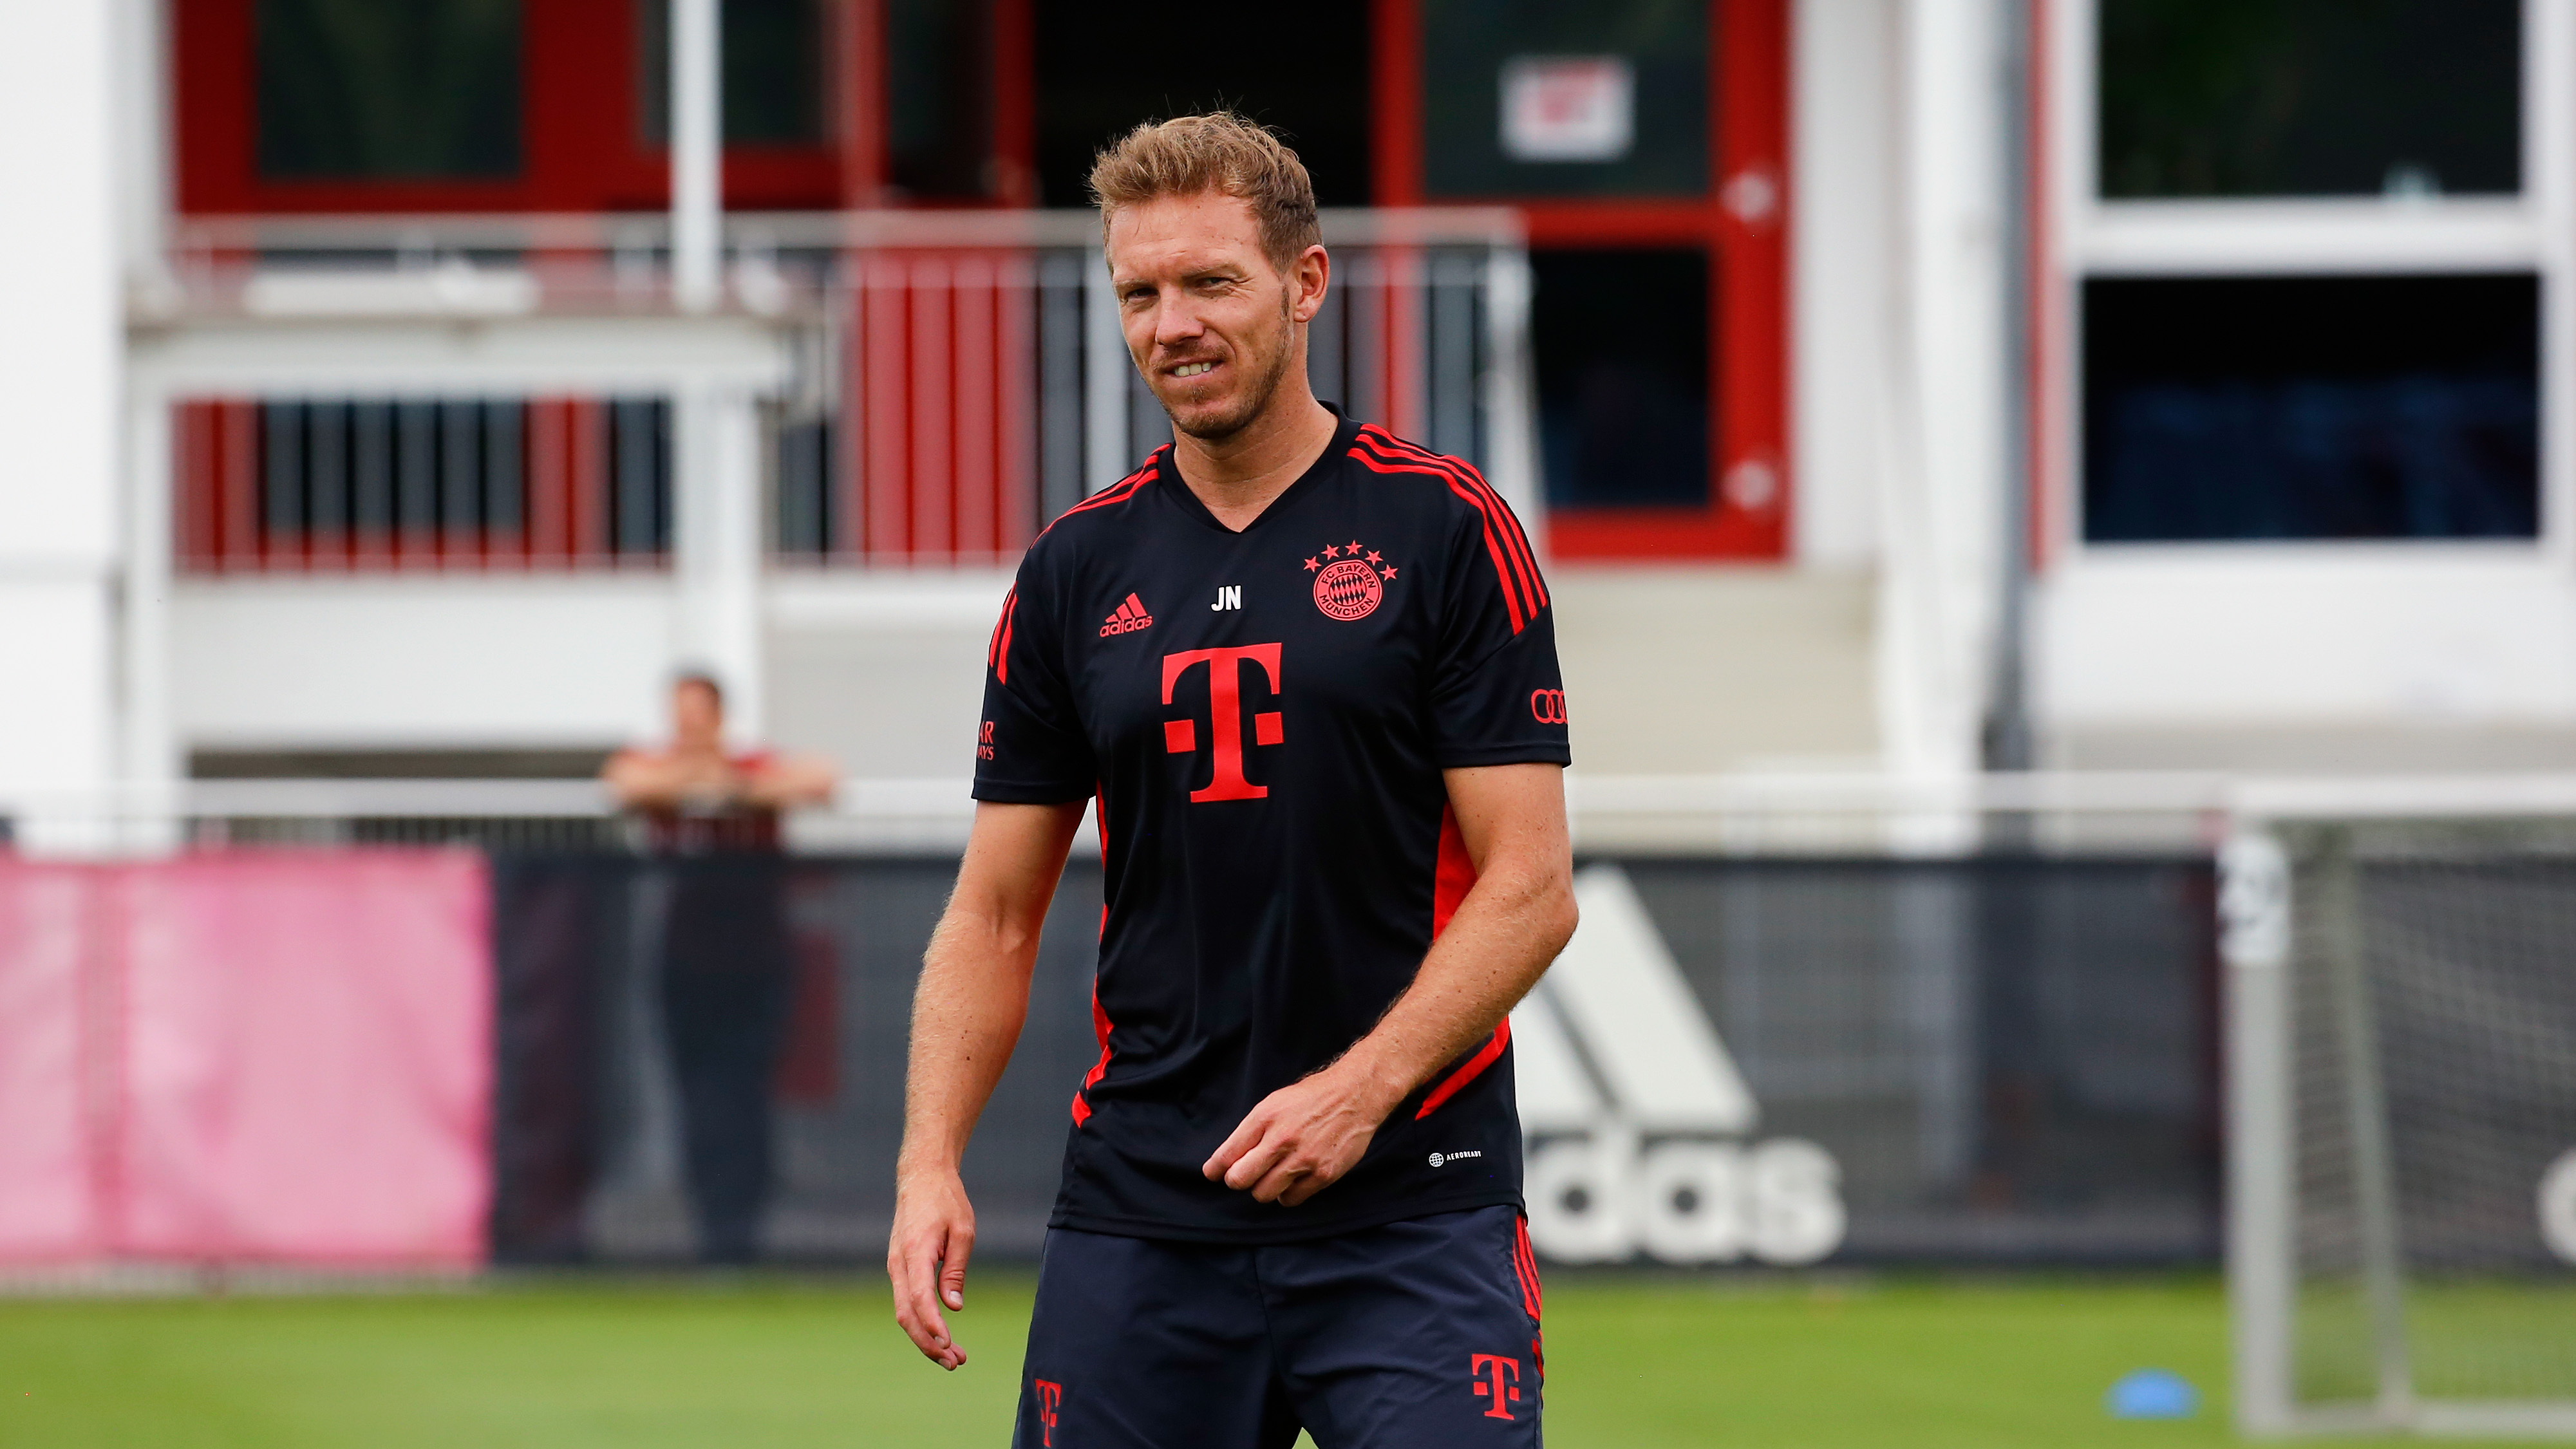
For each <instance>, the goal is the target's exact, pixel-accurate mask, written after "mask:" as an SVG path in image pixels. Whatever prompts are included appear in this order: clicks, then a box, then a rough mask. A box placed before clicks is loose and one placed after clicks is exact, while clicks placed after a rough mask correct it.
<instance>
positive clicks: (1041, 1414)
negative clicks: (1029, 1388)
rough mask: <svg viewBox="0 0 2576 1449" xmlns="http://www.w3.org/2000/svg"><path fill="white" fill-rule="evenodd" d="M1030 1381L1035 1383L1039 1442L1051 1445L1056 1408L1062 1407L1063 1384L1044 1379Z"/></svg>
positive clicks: (1053, 1439) (1053, 1435)
mask: <svg viewBox="0 0 2576 1449" xmlns="http://www.w3.org/2000/svg"><path fill="white" fill-rule="evenodd" d="M1030 1382H1031V1383H1034V1384H1036V1385H1037V1393H1038V1427H1039V1431H1040V1435H1039V1442H1041V1443H1043V1444H1047V1445H1050V1446H1051V1445H1053V1444H1054V1443H1055V1415H1056V1410H1058V1409H1060V1408H1062V1407H1064V1385H1062V1384H1059V1383H1051V1382H1049V1381H1048V1380H1045V1379H1032V1380H1030Z"/></svg>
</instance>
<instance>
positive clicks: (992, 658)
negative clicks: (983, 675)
mask: <svg viewBox="0 0 2576 1449" xmlns="http://www.w3.org/2000/svg"><path fill="white" fill-rule="evenodd" d="M1019 605H1020V586H1019V585H1017V584H1013V585H1012V586H1011V591H1010V592H1009V593H1006V594H1004V595H1002V617H1000V618H998V619H996V620H994V621H993V642H992V643H991V644H989V645H986V646H985V649H984V667H985V668H987V669H990V670H992V671H993V677H994V678H996V679H998V680H1000V681H1001V682H1002V683H1004V684H1008V683H1010V682H1011V615H1012V613H1013V611H1015V610H1017V609H1018V608H1019Z"/></svg>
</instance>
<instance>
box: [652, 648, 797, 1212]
mask: <svg viewBox="0 0 2576 1449" xmlns="http://www.w3.org/2000/svg"><path fill="white" fill-rule="evenodd" d="M601 778H602V779H603V780H604V781H605V782H606V783H607V785H608V787H609V788H610V789H611V790H613V791H615V792H616V795H617V800H618V803H619V804H620V805H622V806H624V807H625V808H626V809H628V810H632V811H636V812H638V813H639V814H641V815H642V816H643V818H644V821H645V824H646V828H647V831H648V834H649V836H650V839H651V842H652V847H653V850H654V851H655V853H656V854H659V855H662V856H664V857H667V858H669V860H670V879H671V889H670V895H669V912H668V915H667V917H666V919H665V923H664V927H663V933H662V934H663V953H662V975H661V1008H662V1028H663V1033H664V1039H665V1041H666V1043H667V1045H668V1047H669V1050H670V1054H671V1070H672V1074H673V1076H675V1077H676V1078H677V1079H678V1084H679V1093H680V1129H681V1138H682V1145H683V1148H684V1160H685V1161H686V1164H687V1170H688V1192H689V1208H690V1212H691V1214H692V1216H693V1217H694V1218H695V1220H696V1223H697V1232H698V1253H699V1256H700V1257H701V1258H703V1259H704V1260H706V1261H707V1262H711V1263H744V1262H749V1261H750V1260H751V1259H752V1258H753V1257H754V1256H755V1255H756V1253H757V1251H758V1248H759V1238H760V1223H761V1216H762V1213H763V1212H764V1211H765V1210H766V1208H767V1206H768V1201H769V1189H770V1181H771V1164H770V1156H771V1153H770V1139H771V1126H770V1081H771V1078H772V1076H773V1075H774V1074H775V1073H776V1071H777V1066H778V1053H779V1047H780V1044H781V1042H782V1041H783V1040H784V1039H785V1035H786V1026H787V1009H788V1003H789V1000H790V999H791V995H792V991H793V988H794V982H795V976H794V960H793V956H792V954H791V952H790V950H789V946H788V934H787V912H786V868H785V860H784V858H783V857H782V855H781V853H780V831H779V817H780V816H781V814H782V813H783V812H785V811H787V810H789V809H792V808H794V807H796V806H800V805H818V804H821V803H823V802H824V801H826V800H828V799H830V798H831V794H832V787H833V785H834V783H835V779H834V771H833V769H832V766H831V765H830V764H829V763H828V762H825V761H822V760H817V759H796V758H786V757H781V756H779V755H775V754H772V753H770V752H769V751H767V750H760V749H753V750H745V751H739V752H737V751H729V750H728V749H727V748H726V744H725V738H724V690H723V687H722V686H721V685H719V684H718V683H717V682H716V680H715V678H714V677H713V676H712V675H708V674H705V673H699V672H689V673H684V674H682V675H681V676H680V677H679V678H677V679H676V680H674V681H673V682H672V684H671V738H670V742H669V743H668V744H667V745H665V746H663V747H661V748H659V749H640V748H629V749H624V750H620V751H618V752H617V753H616V754H615V755H613V756H611V757H610V759H609V761H608V765H607V767H606V768H605V769H604V770H603V771H602V772H601Z"/></svg>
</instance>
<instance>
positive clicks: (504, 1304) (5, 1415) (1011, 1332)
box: [0, 1272, 2233, 1449]
mask: <svg viewBox="0 0 2576 1449" xmlns="http://www.w3.org/2000/svg"><path fill="white" fill-rule="evenodd" d="M1028 1299H1029V1284H1028V1280H1027V1279H1026V1278H1025V1277H1024V1276H1011V1275H1007V1274H1004V1273H999V1272H987V1273H984V1274H980V1275H978V1279H977V1281H976V1283H975V1285H974V1288H973V1291H972V1293H971V1294H970V1298H969V1311H968V1313H967V1314H965V1315H964V1316H963V1318H962V1320H961V1321H960V1323H959V1325H958V1337H959V1338H960V1339H961V1340H962V1341H963V1342H964V1343H965V1344H966V1345H967V1348H968V1350H969V1352H970V1353H971V1354H972V1355H973V1362H971V1363H969V1364H968V1365H967V1366H966V1367H965V1369H963V1370H962V1371H960V1372H959V1373H957V1374H955V1375H953V1376H952V1375H945V1374H941V1373H940V1372H938V1371H937V1370H935V1369H933V1368H931V1367H930V1366H929V1365H928V1364H926V1363H924V1362H922V1361H921V1360H920V1359H919V1358H918V1357H917V1356H915V1355H914V1353H913V1351H912V1349H911V1347H910V1345H909V1344H907V1343H905V1342H904V1340H903V1338H902V1336H901V1335H900V1334H899V1333H898V1332H897V1331H896V1330H895V1328H894V1326H893V1323H892V1320H891V1317H890V1310H889V1307H888V1304H887V1300H886V1297H885V1294H884V1293H883V1291H882V1290H880V1289H876V1288H873V1287H870V1286H867V1285H865V1284H863V1283H860V1282H858V1281H856V1280H852V1281H848V1282H832V1281H821V1280H774V1281H762V1280H753V1281H751V1282H748V1283H745V1284H736V1285H730V1286H728V1285H722V1284H717V1283H694V1282H689V1281H686V1280H670V1281H652V1280H590V1279H579V1278H574V1279H563V1280H549V1281H539V1282H532V1283H517V1284H512V1283H500V1284H494V1285H489V1286H483V1287H477V1288H472V1289H466V1290H461V1291H455V1292H446V1293H428V1294H383V1295H366V1294H353V1295H337V1296H304V1297H257V1296H233V1297H223V1298H194V1299H176V1300H172V1299H158V1300H130V1299H127V1300H121V1299H68V1300H64V1299H55V1300H31V1299H20V1300H0V1445H6V1446H8V1449H55V1446H65V1449H113V1446H127V1445H132V1446H137V1449H141V1446H150V1449H180V1446H184V1449H325V1446H330V1449H336V1446H351V1449H359V1446H364V1449H415V1446H418V1449H428V1446H433V1445H435V1446H441V1449H448V1446H459V1445H473V1446H484V1449H522V1446H524V1449H591V1446H600V1449H607V1446H617V1449H659V1446H681V1445H689V1446H700V1445H710V1446H712V1445H722V1446H728V1449H769V1446H781V1449H783V1446H791V1445H793V1446H804V1445H817V1446H819V1445H922V1446H948V1445H976V1446H992V1449H998V1446H1000V1445H1003V1444H1004V1443H1006V1442H1007V1441H1008V1436H1009V1432H1010V1423H1011V1413H1012V1408H1013V1403H1014V1397H1015V1390H1016V1387H1017V1373H1018V1369H1019V1352H1020V1338H1021V1335H1022V1333H1023V1332H1024V1330H1025V1327H1026V1323H1027V1315H1028ZM1547 1306H1548V1325H1547V1329H1548V1335H1547V1336H1548V1385H1547V1387H1548V1396H1547V1410H1548V1438H1549V1442H1550V1443H1551V1444H1552V1445H1555V1446H1557V1449H1593V1446H1601V1449H1609V1446H1618V1449H1655V1446H1665V1445H1702V1444H1707V1445H1725V1446H1733V1449H1757V1446H1758V1449H1864V1446H1868V1449H1876V1446H1898V1445H1901V1446H1908V1449H1941V1446H1953V1445H1955V1446H1962V1449H1965V1446H1977V1449H2018V1446H2030V1449H2041V1446H2047V1449H2064V1446H2074V1445H2110V1446H2136V1449H2167V1446H2171V1449H2182V1446H2190V1445H2207V1444H2220V1443H2228V1442H2232V1440H2233V1436H2232V1435H2231V1434H2230V1433H2229V1431H2228V1429H2227V1404H2226V1392H2225V1375H2224V1359H2225V1352H2226V1350H2225V1332H2224V1322H2223V1308H2222V1304H2221V1300H2220V1291H2219V1287H2218V1284H2217V1283H2216V1282H2215V1281H2214V1280H2212V1279H2206V1278H2196V1279H2174V1280H2167V1279H2115V1280H2104V1281H2059V1282H2039V1283H2033V1282H2028V1281H1983V1282H1948V1281H1915V1280H1843V1281H1833V1282H1818V1283H1786V1284H1783V1283H1771V1284H1763V1285H1752V1286H1748V1285H1743V1284H1730V1283H1710V1282H1705V1281H1702V1282H1684V1281H1674V1280H1667V1281H1653V1280H1634V1279H1611V1278H1593V1279H1583V1278H1575V1277H1571V1276H1568V1277H1566V1278H1564V1279H1563V1280H1562V1281H1559V1282H1556V1283H1553V1284H1551V1285H1550V1287H1549V1291H1548V1298H1547ZM2150 1366H2152V1367H2159V1368H2167V1369H2171V1370H2173V1371H2175V1372H2178V1373H2180V1374H2182V1375H2183V1376H2185V1377H2186V1378H2188V1379H2190V1380H2191V1381H2192V1382H2193V1383H2195V1384H2197V1385H2199V1386H2200V1387H2201V1389H2202V1390H2203V1392H2204V1394H2205V1395H2206V1402H2205V1403H2204V1406H2203V1409H2202V1412H2201V1414H2200V1416H2199V1417H2198V1418H2195V1419H2191V1420H2185V1421H2171V1422H2155V1423H2135V1422H2115V1421H2113V1420H2111V1419H2109V1418H2107V1417H2105V1416H2104V1414H2103V1410H2102V1397H2103V1391H2104V1390H2105V1389H2106V1388H2108V1387H2109V1385H2110V1384H2111V1382H2112V1380H2113V1379H2115V1378H2117V1377H2118V1376H2119V1375H2120V1374H2122V1373H2124V1372H2126V1371H2128V1370H2130V1369H2134V1368H2142V1367H2150ZM1460 1392H1461V1393H1462V1394H1463V1393H1465V1392H1467V1390H1466V1388H1465V1386H1464V1384H1463V1381H1462V1384H1461V1389H1460Z"/></svg>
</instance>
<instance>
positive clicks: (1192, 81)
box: [1037, 0, 1371, 206]
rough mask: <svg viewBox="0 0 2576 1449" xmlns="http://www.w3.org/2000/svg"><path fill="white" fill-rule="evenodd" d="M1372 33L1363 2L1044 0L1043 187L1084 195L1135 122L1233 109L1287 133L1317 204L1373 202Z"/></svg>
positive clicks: (1040, 24) (1069, 200)
mask: <svg viewBox="0 0 2576 1449" xmlns="http://www.w3.org/2000/svg"><path fill="white" fill-rule="evenodd" d="M1184 17H1186V18H1184ZM1283 27H1285V28H1283ZM1368 40H1369V7H1368V5H1367V4H1366V3H1365V0H1313V3H1311V4H1303V5H1299V6H1297V7H1296V8H1295V9H1294V10H1293V11H1285V10H1279V9H1273V8H1267V7H1263V6H1257V5H1232V6H1220V7H1218V8H1217V9H1215V10H1212V11H1210V10H1191V11H1186V12H1184V11H1180V10H1176V9H1174V8H1173V7H1172V6H1170V5H1165V4H1158V3H1153V0H1038V5H1037V73H1038V192H1039V195H1040V197H1041V198H1042V199H1043V200H1044V202H1045V204H1046V205H1048V206H1081V205H1084V204H1086V202H1087V201H1088V199H1089V198H1088V196H1087V195H1086V193H1085V190H1084V181H1085V178H1086V177H1088V176H1089V175H1090V174H1091V158H1092V155H1093V153H1094V152H1096V151H1098V150H1099V149H1100V148H1102V147H1104V146H1106V145H1108V144H1109V143H1110V142H1112V141H1115V140H1116V139H1118V137H1120V136H1121V135H1123V134H1125V133H1126V132H1127V131H1128V129H1129V128H1131V127H1133V126H1134V125H1135V124H1136V123H1137V122H1139V121H1149V120H1160V119H1162V118H1165V117H1169V116H1180V115H1188V114H1191V113H1193V112H1198V111H1205V110H1209V109H1212V108H1214V107H1217V106H1229V107H1232V108H1233V109H1235V110H1237V111H1240V112H1242V113H1243V114H1245V115H1247V116H1250V117H1251V118H1253V119H1254V120H1256V121H1259V122H1261V123H1262V124H1264V125H1267V126H1275V127H1277V128H1278V129H1279V130H1280V132H1281V133H1283V134H1284V135H1285V136H1286V137H1287V139H1288V144H1289V145H1291V146H1293V147H1295V148H1296V149H1297V156H1298V158H1299V159H1300V160H1302V161H1304V162H1305V163H1306V172H1307V174H1308V175H1309V176H1312V177H1313V178H1314V180H1315V199H1316V200H1317V201H1318V202H1321V203H1322V204H1323V205H1326V206H1366V205H1367V204H1368V203H1369V201H1370V200H1371V197H1370V195H1369V132H1368V125H1369V44H1368Z"/></svg>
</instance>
